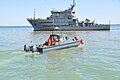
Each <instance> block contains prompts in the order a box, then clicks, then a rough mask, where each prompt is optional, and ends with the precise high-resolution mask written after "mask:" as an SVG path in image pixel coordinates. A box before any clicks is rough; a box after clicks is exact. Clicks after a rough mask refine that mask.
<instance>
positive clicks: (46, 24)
mask: <svg viewBox="0 0 120 80" xmlns="http://www.w3.org/2000/svg"><path fill="white" fill-rule="evenodd" d="M74 7H75V0H73V4H72V5H71V6H70V7H69V8H68V9H65V10H63V11H60V10H51V15H50V16H49V17H47V18H46V19H41V18H38V19H36V18H35V10H34V17H33V18H27V20H28V21H29V23H30V24H31V25H32V26H33V28H34V31H52V30H54V28H55V27H59V28H60V29H61V30H62V31H81V30H110V24H97V23H95V21H92V22H91V21H90V20H89V19H85V20H84V21H78V18H76V17H75V11H74Z"/></svg>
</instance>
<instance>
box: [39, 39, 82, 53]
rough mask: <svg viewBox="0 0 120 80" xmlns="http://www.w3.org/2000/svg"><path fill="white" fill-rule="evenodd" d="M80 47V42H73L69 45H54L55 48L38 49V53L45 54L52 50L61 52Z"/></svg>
mask: <svg viewBox="0 0 120 80" xmlns="http://www.w3.org/2000/svg"><path fill="white" fill-rule="evenodd" d="M79 45H80V41H77V42H71V43H67V44H61V45H54V46H49V47H45V48H43V47H37V52H39V53H43V52H46V51H52V50H61V49H66V48H71V47H77V46H79Z"/></svg>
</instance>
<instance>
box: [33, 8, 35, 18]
mask: <svg viewBox="0 0 120 80" xmlns="http://www.w3.org/2000/svg"><path fill="white" fill-rule="evenodd" d="M33 17H34V19H35V9H34V15H33Z"/></svg>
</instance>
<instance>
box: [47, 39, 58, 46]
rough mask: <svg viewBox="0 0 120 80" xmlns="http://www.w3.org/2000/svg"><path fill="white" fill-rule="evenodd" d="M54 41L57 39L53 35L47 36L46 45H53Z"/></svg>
mask: <svg viewBox="0 0 120 80" xmlns="http://www.w3.org/2000/svg"><path fill="white" fill-rule="evenodd" d="M56 42H57V40H56V39H54V38H53V37H49V38H48V46H51V45H55V44H56Z"/></svg>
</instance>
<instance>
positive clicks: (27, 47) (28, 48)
mask: <svg viewBox="0 0 120 80" xmlns="http://www.w3.org/2000/svg"><path fill="white" fill-rule="evenodd" d="M24 51H26V52H29V51H30V46H29V45H26V44H25V45H24Z"/></svg>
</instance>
